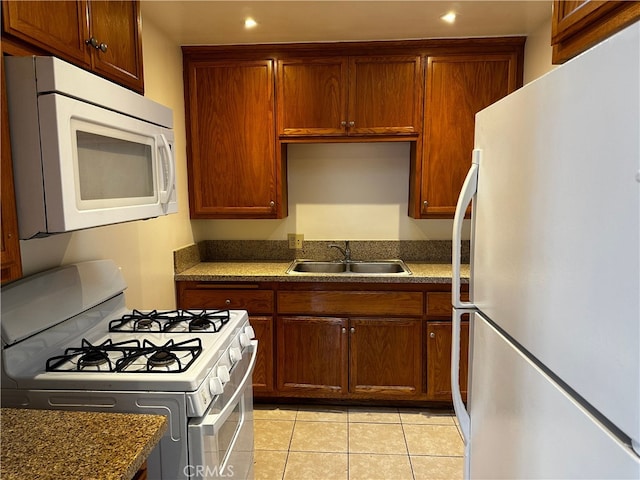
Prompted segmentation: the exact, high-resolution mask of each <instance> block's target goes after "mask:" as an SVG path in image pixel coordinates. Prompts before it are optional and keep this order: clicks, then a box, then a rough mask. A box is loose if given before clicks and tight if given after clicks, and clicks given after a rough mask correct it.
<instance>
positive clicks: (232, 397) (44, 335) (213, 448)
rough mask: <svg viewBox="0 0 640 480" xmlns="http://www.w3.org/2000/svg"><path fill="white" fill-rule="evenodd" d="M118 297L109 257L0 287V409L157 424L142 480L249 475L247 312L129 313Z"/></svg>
mask: <svg viewBox="0 0 640 480" xmlns="http://www.w3.org/2000/svg"><path fill="white" fill-rule="evenodd" d="M125 288H126V284H125V282H124V279H123V277H122V275H121V273H120V271H119V269H118V268H117V266H116V265H115V264H114V263H113V262H112V261H109V260H100V261H93V262H84V263H79V264H74V265H69V266H66V267H61V268H59V269H54V270H50V271H47V272H43V273H41V274H37V275H34V276H32V277H27V278H25V279H22V280H20V281H18V282H15V283H12V284H10V285H8V286H6V287H4V288H3V289H2V299H1V300H2V323H1V329H2V406H3V407H24V408H44V409H65V410H85V411H86V410H92V411H107V412H108V411H111V412H129V413H155V414H162V415H166V416H167V417H168V420H169V429H168V431H167V433H166V434H165V436H164V437H163V438H162V440H161V441H160V443H159V445H158V447H157V448H156V449H155V450H154V451H153V453H152V454H151V456H150V457H149V459H148V475H149V478H153V479H156V478H158V479H160V478H162V479H171V480H174V479H180V478H218V477H220V476H233V478H242V479H245V478H251V477H252V475H253V469H252V466H253V396H252V387H251V384H252V379H251V376H252V372H253V368H254V365H255V359H256V352H257V341H256V340H253V337H254V334H253V329H252V328H251V326H250V325H249V321H248V317H247V313H246V312H245V311H242V310H173V311H137V310H133V311H132V310H129V309H127V308H126V306H125V301H124V293H123V291H124V289H125Z"/></svg>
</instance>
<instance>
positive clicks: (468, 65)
mask: <svg viewBox="0 0 640 480" xmlns="http://www.w3.org/2000/svg"><path fill="white" fill-rule="evenodd" d="M516 70H517V65H516V55H515V54H514V55H477V56H473V57H470V56H450V57H430V58H429V59H428V64H427V78H426V89H425V132H424V136H423V142H424V143H423V160H422V178H421V181H422V185H421V196H420V214H421V216H422V217H426V218H453V215H454V213H455V207H456V203H457V201H458V195H459V193H460V189H461V188H462V183H463V182H464V178H465V176H466V174H467V171H468V170H469V167H470V166H471V152H472V151H473V138H474V129H475V114H476V113H477V112H478V111H480V110H482V109H483V108H485V107H487V106H489V105H491V104H492V103H494V102H495V101H496V100H499V99H500V98H502V97H504V96H505V95H507V94H508V93H510V92H512V91H513V90H515V88H516V78H517V77H516V76H517V73H516Z"/></svg>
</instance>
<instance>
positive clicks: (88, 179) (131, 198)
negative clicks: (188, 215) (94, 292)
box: [38, 94, 175, 233]
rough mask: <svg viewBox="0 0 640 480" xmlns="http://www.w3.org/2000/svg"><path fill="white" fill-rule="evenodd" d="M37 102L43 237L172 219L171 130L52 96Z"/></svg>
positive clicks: (63, 97)
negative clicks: (42, 199) (44, 234)
mask: <svg viewBox="0 0 640 480" xmlns="http://www.w3.org/2000/svg"><path fill="white" fill-rule="evenodd" d="M38 102H39V109H40V127H41V128H40V136H41V144H42V174H43V179H42V184H43V185H44V190H45V204H46V232H48V233H55V232H63V231H70V230H77V229H82V228H89V227H94V226H99V225H107V224H112V223H120V222H126V221H132V220H139V219H145V218H151V217H156V216H159V215H164V214H166V213H173V212H172V211H171V210H172V209H173V210H174V211H175V207H173V208H171V207H170V206H169V204H170V203H171V202H172V201H173V202H174V203H175V195H172V193H173V190H174V185H175V165H174V158H173V154H172V151H171V143H172V142H173V136H172V132H171V131H170V130H167V129H164V128H162V127H159V126H157V125H153V124H150V123H147V122H144V121H141V120H138V119H135V118H131V117H128V116H126V115H122V114H119V113H116V112H113V111H110V110H106V109H103V108H100V107H96V106H94V105H91V104H88V103H84V102H80V101H78V100H75V99H72V98H69V97H65V96H62V95H58V94H49V95H43V96H41V97H39V99H38ZM54 126H55V127H54Z"/></svg>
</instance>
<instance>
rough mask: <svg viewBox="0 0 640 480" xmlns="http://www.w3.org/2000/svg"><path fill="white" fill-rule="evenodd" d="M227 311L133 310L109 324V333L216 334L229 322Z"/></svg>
mask: <svg viewBox="0 0 640 480" xmlns="http://www.w3.org/2000/svg"><path fill="white" fill-rule="evenodd" d="M229 317H230V314H229V310H202V311H195V310H167V311H160V312H159V311H157V310H152V311H150V312H141V311H139V310H133V311H132V312H131V313H130V314H126V315H123V316H122V318H119V319H116V320H112V321H111V322H109V331H110V332H145V333H148V332H158V333H160V332H171V333H194V332H197V333H217V332H219V331H220V330H221V329H222V327H223V326H224V325H225V324H226V323H228V322H229Z"/></svg>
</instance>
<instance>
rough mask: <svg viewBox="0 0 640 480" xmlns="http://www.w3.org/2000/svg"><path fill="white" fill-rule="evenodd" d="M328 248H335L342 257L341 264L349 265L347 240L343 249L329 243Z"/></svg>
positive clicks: (349, 251)
mask: <svg viewBox="0 0 640 480" xmlns="http://www.w3.org/2000/svg"><path fill="white" fill-rule="evenodd" d="M329 248H337V249H338V250H340V253H342V255H344V260H343V262H345V263H349V262H350V261H351V248H349V240H345V241H344V249H343V248H342V247H341V246H340V245H336V244H335V243H330V244H329Z"/></svg>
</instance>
